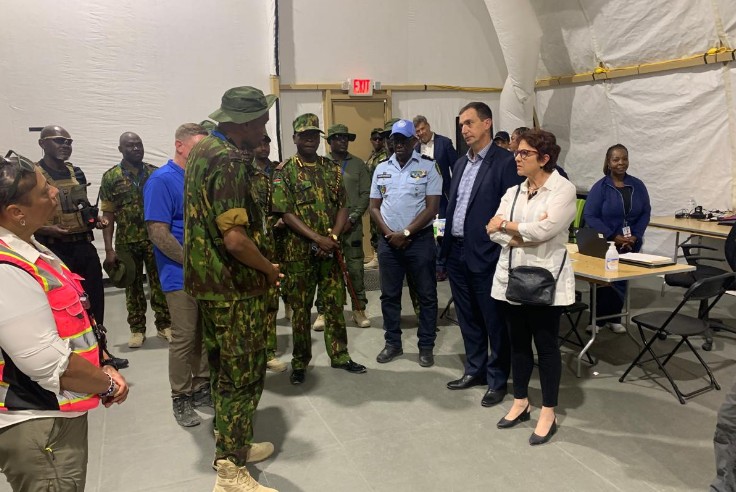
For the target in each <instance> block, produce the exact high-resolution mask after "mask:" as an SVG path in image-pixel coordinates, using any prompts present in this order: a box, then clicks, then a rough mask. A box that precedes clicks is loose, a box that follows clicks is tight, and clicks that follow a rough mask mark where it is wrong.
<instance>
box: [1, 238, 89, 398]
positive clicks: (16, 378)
mask: <svg viewBox="0 0 736 492" xmlns="http://www.w3.org/2000/svg"><path fill="white" fill-rule="evenodd" d="M0 263H5V264H9V265H13V266H15V267H17V268H20V269H21V270H24V271H25V272H27V273H28V274H29V275H30V276H31V277H33V279H34V280H35V281H36V282H38V284H39V285H40V286H41V288H42V289H43V291H44V292H45V293H46V296H47V297H48V301H49V305H50V306H51V311H52V313H53V315H54V321H55V322H56V330H57V331H58V333H59V337H60V338H61V339H62V340H67V341H68V342H69V346H70V348H71V349H72V351H73V352H74V353H75V354H77V355H78V356H80V357H82V358H84V359H87V361H89V362H90V363H91V364H94V365H95V366H97V367H99V366H100V354H99V348H98V345H97V338H96V337H95V334H94V332H93V331H92V326H91V324H90V321H89V318H88V317H87V313H86V312H85V310H84V308H83V307H82V303H81V301H80V298H79V294H80V293H81V292H83V290H82V285H81V283H80V282H79V280H80V277H79V276H78V275H75V274H74V273H72V272H71V271H70V270H69V269H68V268H67V267H66V266H65V265H63V264H62V270H63V275H62V274H60V273H59V272H57V271H56V269H54V267H52V266H51V265H49V264H48V263H47V262H46V261H44V260H43V258H39V259H38V260H37V261H36V263H31V262H30V261H28V260H26V259H25V258H23V257H22V256H20V255H19V254H18V253H16V252H15V251H13V250H12V249H10V248H8V246H7V245H6V244H5V243H4V242H2V241H0ZM5 288H12V286H5ZM99 402H100V397H99V396H97V395H96V394H82V393H74V392H72V391H62V392H61V393H53V392H51V391H48V390H45V389H43V388H42V387H41V386H40V385H39V384H38V383H36V382H35V381H33V380H32V379H31V378H30V377H28V376H27V375H26V374H24V373H23V372H21V370H20V369H19V368H18V367H17V366H16V365H15V363H14V362H13V360H12V359H11V358H10V357H9V356H8V354H7V353H6V352H5V350H2V358H0V411H14V410H15V411H17V410H61V411H62V412H86V411H87V410H91V409H93V408H95V407H96V406H97V405H98V404H99Z"/></svg>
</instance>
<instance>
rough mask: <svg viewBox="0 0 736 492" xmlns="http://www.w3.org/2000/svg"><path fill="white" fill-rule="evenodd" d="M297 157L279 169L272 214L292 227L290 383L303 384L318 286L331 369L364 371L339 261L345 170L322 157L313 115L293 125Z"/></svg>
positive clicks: (287, 245)
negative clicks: (346, 310)
mask: <svg viewBox="0 0 736 492" xmlns="http://www.w3.org/2000/svg"><path fill="white" fill-rule="evenodd" d="M293 127H294V143H295V144H296V149H297V153H296V155H294V156H292V157H290V158H289V159H288V160H287V161H286V162H283V163H281V164H279V166H278V167H276V170H275V171H274V175H273V197H272V203H271V211H272V212H273V213H276V214H279V215H281V218H282V219H283V221H284V223H285V224H286V225H287V226H288V228H289V230H288V233H287V234H286V235H285V238H284V258H283V260H284V264H283V270H284V275H285V281H284V284H285V291H286V295H287V297H288V299H289V302H290V303H291V307H292V309H293V310H294V314H293V317H292V319H291V325H292V328H293V334H294V350H293V359H292V361H291V367H292V369H293V371H292V373H291V377H290V380H291V383H292V384H301V383H303V382H304V379H305V378H306V369H307V365H308V364H309V361H310V360H311V359H312V338H311V334H310V330H309V313H310V311H311V309H312V302H313V300H314V291H315V288H317V287H318V288H319V290H320V291H322V299H323V301H324V315H325V346H326V348H327V355H328V356H329V357H330V363H331V365H332V367H335V368H339V369H344V370H346V371H348V372H351V373H364V372H365V366H363V365H361V364H357V363H355V362H353V361H352V360H351V359H350V354H348V334H347V330H346V328H345V317H344V316H343V313H342V310H343V305H344V304H345V285H344V282H343V279H342V274H341V272H340V266H339V265H338V263H337V261H336V259H335V258H334V255H335V249H336V248H339V247H340V244H339V243H338V240H339V236H340V234H341V233H342V231H343V229H344V227H345V222H347V218H348V209H347V208H346V207H345V200H346V198H345V188H344V187H343V185H342V173H341V172H340V167H339V166H338V165H337V164H335V163H334V162H332V161H331V160H329V159H326V158H324V157H321V156H318V155H317V149H318V148H319V144H320V134H321V133H322V131H321V130H320V129H319V119H318V118H317V116H316V115H313V114H311V113H307V114H303V115H301V116H299V117H297V118H296V119H295V120H294V123H293Z"/></svg>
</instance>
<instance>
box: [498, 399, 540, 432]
mask: <svg viewBox="0 0 736 492" xmlns="http://www.w3.org/2000/svg"><path fill="white" fill-rule="evenodd" d="M531 414H532V412H531V409H530V408H529V405H527V406H526V409H525V410H524V411H523V412H521V413H520V414H519V416H518V417H516V418H515V419H513V420H508V419H507V418H506V417H503V418H501V420H499V421H498V423H497V424H496V427H498V428H499V429H510V428H512V427H514V426H516V425H517V424H520V423H522V422H527V421H528V420H529V419H530V418H531Z"/></svg>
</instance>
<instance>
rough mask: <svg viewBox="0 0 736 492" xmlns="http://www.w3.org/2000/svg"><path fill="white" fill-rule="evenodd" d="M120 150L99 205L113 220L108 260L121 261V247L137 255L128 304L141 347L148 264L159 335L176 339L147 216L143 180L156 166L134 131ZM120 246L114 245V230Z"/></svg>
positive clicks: (134, 338)
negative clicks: (145, 218) (172, 333)
mask: <svg viewBox="0 0 736 492" xmlns="http://www.w3.org/2000/svg"><path fill="white" fill-rule="evenodd" d="M118 150H119V151H120V153H121V154H122V156H123V160H122V161H120V163H119V164H116V165H115V166H113V167H111V168H110V169H108V170H107V171H106V172H105V174H103V175H102V182H101V183H100V210H102V212H103V217H104V218H105V219H107V221H108V222H109V224H110V225H109V226H108V227H106V228H105V229H103V231H102V237H103V239H104V240H105V263H107V264H108V265H110V264H115V263H117V261H118V260H117V254H116V250H121V251H125V252H126V253H128V254H129V255H130V256H131V257H132V258H133V260H135V267H136V276H135V280H134V281H133V283H132V284H131V285H130V286H128V287H126V288H125V306H126V308H127V310H128V325H130V339H129V340H128V347H130V348H139V347H141V346H142V345H143V342H144V341H145V340H146V295H145V292H144V291H143V267H144V265H145V267H146V276H147V277H148V286H149V287H150V289H151V308H152V309H153V312H154V315H155V319H156V331H157V332H158V336H159V337H161V338H163V339H165V340H167V341H171V316H170V315H169V307H168V306H167V304H166V298H165V297H164V293H163V291H162V290H161V283H160V282H159V278H158V269H157V268H156V259H155V257H154V255H153V243H151V241H150V239H148V233H147V231H146V224H145V220H144V217H143V186H144V185H145V184H146V181H147V180H148V178H149V176H151V173H153V171H155V170H156V169H158V167H157V166H154V165H151V164H147V163H145V162H143V155H144V149H143V142H142V141H141V137H139V136H138V135H136V134H135V133H133V132H126V133H123V134H122V135H120V145H119V146H118ZM116 227H117V233H116V234H115V247H113V232H114V230H115V228H116Z"/></svg>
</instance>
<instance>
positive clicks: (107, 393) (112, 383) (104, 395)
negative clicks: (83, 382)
mask: <svg viewBox="0 0 736 492" xmlns="http://www.w3.org/2000/svg"><path fill="white" fill-rule="evenodd" d="M105 374H107V373H105ZM107 377H108V378H109V379H110V386H109V387H108V388H107V391H105V392H104V393H97V396H99V397H100V398H107V397H108V396H110V395H112V394H113V393H115V381H113V380H112V376H110V375H109V374H107Z"/></svg>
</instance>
